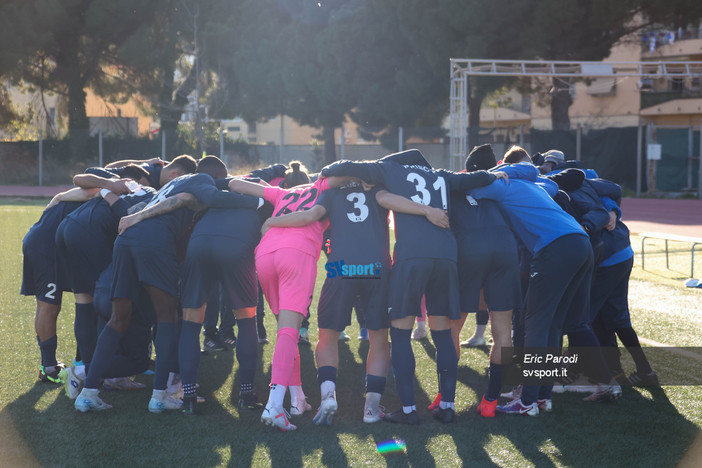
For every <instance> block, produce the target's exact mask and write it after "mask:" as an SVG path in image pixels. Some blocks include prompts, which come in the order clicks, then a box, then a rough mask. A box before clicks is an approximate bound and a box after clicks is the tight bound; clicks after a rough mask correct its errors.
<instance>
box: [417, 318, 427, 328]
mask: <svg viewBox="0 0 702 468" xmlns="http://www.w3.org/2000/svg"><path fill="white" fill-rule="evenodd" d="M417 328H418V329H420V330H426V329H427V322H426V321H422V322H420V321H419V320H417Z"/></svg>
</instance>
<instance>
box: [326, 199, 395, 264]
mask: <svg viewBox="0 0 702 468" xmlns="http://www.w3.org/2000/svg"><path fill="white" fill-rule="evenodd" d="M376 193H378V189H377V188H374V189H372V190H369V191H367V192H365V191H363V189H362V188H361V187H355V188H343V189H330V190H325V191H324V192H322V194H321V195H320V196H319V199H317V203H316V204H317V205H321V206H323V207H324V208H325V209H326V210H327V216H328V217H329V222H330V223H331V229H330V230H331V233H330V239H331V241H330V247H331V253H330V254H329V256H328V260H329V262H330V263H333V262H341V261H343V262H344V263H345V264H346V265H350V264H354V265H367V264H373V265H375V264H377V266H378V267H382V268H383V269H386V268H388V267H389V266H390V241H389V235H388V211H387V210H386V209H384V208H383V207H381V206H380V205H378V202H377V201H376V200H375V195H376Z"/></svg>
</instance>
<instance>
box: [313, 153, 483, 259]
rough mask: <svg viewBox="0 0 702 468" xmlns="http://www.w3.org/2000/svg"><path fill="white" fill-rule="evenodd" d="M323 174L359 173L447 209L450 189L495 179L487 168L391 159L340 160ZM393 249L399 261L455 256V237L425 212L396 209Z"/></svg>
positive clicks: (417, 198)
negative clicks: (436, 166) (438, 166)
mask: <svg viewBox="0 0 702 468" xmlns="http://www.w3.org/2000/svg"><path fill="white" fill-rule="evenodd" d="M322 175H324V176H353V177H359V178H361V179H363V180H364V181H366V182H368V183H370V184H380V185H383V186H384V187H386V188H387V189H388V190H389V191H390V192H392V193H394V194H397V195H400V196H403V197H405V198H409V199H410V200H412V201H414V202H417V203H421V204H423V205H428V206H431V207H434V208H440V209H443V210H447V211H448V210H449V208H450V207H449V203H450V202H449V199H450V193H451V191H452V190H455V191H460V192H465V191H466V190H470V189H472V188H475V187H482V186H485V185H487V184H490V183H491V182H492V181H493V180H495V176H494V175H493V174H490V173H488V172H486V171H477V172H472V173H455V172H451V171H446V170H443V169H439V170H433V169H429V168H427V167H426V166H425V165H420V164H413V165H401V164H399V163H397V162H395V161H391V160H380V161H373V162H351V161H340V162H338V163H334V164H331V165H330V166H327V167H326V168H324V169H323V171H322ZM395 225H396V237H397V244H396V245H395V253H396V255H395V256H396V258H397V260H398V261H400V260H404V259H408V258H447V259H452V260H455V259H456V240H455V238H454V237H453V233H452V232H451V230H450V229H442V228H440V227H438V226H435V225H434V224H432V223H430V222H429V221H428V220H427V219H426V218H425V217H424V216H417V215H408V214H404V213H395Z"/></svg>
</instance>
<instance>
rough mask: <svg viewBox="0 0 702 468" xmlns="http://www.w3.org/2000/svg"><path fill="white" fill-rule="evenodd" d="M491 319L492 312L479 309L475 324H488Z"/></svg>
mask: <svg viewBox="0 0 702 468" xmlns="http://www.w3.org/2000/svg"><path fill="white" fill-rule="evenodd" d="M489 321H490V312H488V311H487V310H479V311H478V312H476V314H475V324H476V325H487V323H488V322H489Z"/></svg>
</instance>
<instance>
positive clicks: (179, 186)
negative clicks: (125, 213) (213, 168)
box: [120, 173, 258, 250]
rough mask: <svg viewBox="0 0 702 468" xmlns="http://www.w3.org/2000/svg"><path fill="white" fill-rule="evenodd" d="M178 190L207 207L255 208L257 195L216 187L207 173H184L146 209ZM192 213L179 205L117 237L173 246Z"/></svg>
mask: <svg viewBox="0 0 702 468" xmlns="http://www.w3.org/2000/svg"><path fill="white" fill-rule="evenodd" d="M179 193H190V194H192V195H194V196H195V197H196V198H197V199H198V200H199V201H200V202H201V203H203V204H205V205H206V206H208V207H210V208H249V209H256V208H257V207H258V198H255V197H249V196H246V195H240V194H238V193H230V192H225V191H221V190H217V187H216V186H215V181H214V179H212V177H211V176H209V175H207V174H202V173H200V174H186V175H184V176H180V177H177V178H175V179H173V180H172V181H170V182H168V183H167V184H166V185H164V186H163V187H162V188H161V190H159V191H158V192H157V193H156V195H155V196H154V198H153V199H152V200H151V202H150V203H149V204H148V205H147V208H148V207H150V206H153V205H155V204H157V203H159V202H161V201H163V200H165V199H166V198H169V197H172V196H174V195H177V194H179ZM192 222H193V212H192V211H191V210H190V209H188V208H185V207H183V208H178V209H176V210H173V211H171V212H170V213H166V214H163V215H161V216H155V217H153V218H149V219H146V220H144V221H142V222H140V223H137V224H135V225H134V226H132V227H131V228H129V229H127V230H126V231H125V232H124V234H122V235H121V236H120V238H121V239H122V241H123V242H124V243H125V244H127V245H146V246H153V247H155V248H158V249H161V250H163V249H171V248H175V245H176V241H177V240H178V239H179V237H180V236H181V235H182V234H183V233H184V232H185V231H186V230H187V229H188V228H189V227H190V226H191V224H192Z"/></svg>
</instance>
